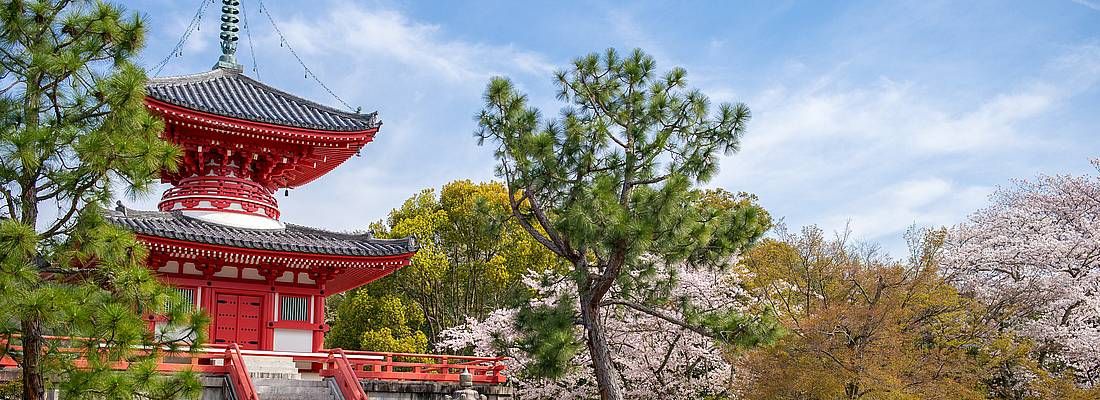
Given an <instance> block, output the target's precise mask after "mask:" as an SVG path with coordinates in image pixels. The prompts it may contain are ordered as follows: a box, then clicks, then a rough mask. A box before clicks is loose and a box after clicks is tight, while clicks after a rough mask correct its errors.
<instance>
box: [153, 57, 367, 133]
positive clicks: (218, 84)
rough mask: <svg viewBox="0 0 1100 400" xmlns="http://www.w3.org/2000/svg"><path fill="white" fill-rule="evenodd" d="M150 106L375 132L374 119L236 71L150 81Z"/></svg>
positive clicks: (327, 129)
mask: <svg viewBox="0 0 1100 400" xmlns="http://www.w3.org/2000/svg"><path fill="white" fill-rule="evenodd" d="M146 91H147V93H148V96H149V97H150V98H152V99H154V100H157V101H161V102H164V103H168V104H172V105H176V106H180V107H183V108H187V109H191V110H195V111H200V112H204V113H209V114H214V115H220V116H223V117H229V118H236V119H242V120H247V121H254V122H262V123H267V124H273V125H279V126H287V127H295V128H305V129H314V130H321V131H333V132H362V131H366V130H370V129H375V128H378V127H379V126H381V125H382V122H381V121H379V120H378V113H373V112H372V113H369V114H359V113H354V112H347V111H342V110H338V109H335V108H332V107H328V106H325V105H321V104H318V103H315V102H312V101H309V100H306V99H303V98H301V97H298V96H295V95H292V94H290V93H287V92H284V91H282V90H279V89H276V88H273V87H271V86H268V85H266V84H264V83H262V82H260V81H257V80H255V79H252V78H249V77H248V76H246V75H244V74H243V73H242V71H241V70H239V69H234V68H215V69H214V70H212V71H209V72H203V73H200V74H194V75H184V76H173V77H164V78H152V79H150V80H149V82H148V83H147V84H146Z"/></svg>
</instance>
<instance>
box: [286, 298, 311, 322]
mask: <svg viewBox="0 0 1100 400" xmlns="http://www.w3.org/2000/svg"><path fill="white" fill-rule="evenodd" d="M279 313H280V314H282V315H281V317H282V318H280V319H281V320H283V321H308V320H309V298H306V297H289V296H283V297H282V304H281V305H280V307H279Z"/></svg>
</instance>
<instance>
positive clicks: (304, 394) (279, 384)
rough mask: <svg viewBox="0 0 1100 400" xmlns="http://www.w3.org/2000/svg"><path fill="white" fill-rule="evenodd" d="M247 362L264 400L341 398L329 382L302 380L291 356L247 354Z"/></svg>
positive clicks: (324, 399)
mask: <svg viewBox="0 0 1100 400" xmlns="http://www.w3.org/2000/svg"><path fill="white" fill-rule="evenodd" d="M244 363H245V366H247V367H248V375H250V376H251V377H252V385H253V386H254V387H255V388H256V394H258V395H259V397H260V399H261V400H298V399H319V400H321V399H323V400H337V396H336V395H335V394H334V393H333V390H332V388H330V387H329V384H328V382H326V381H322V380H306V379H302V375H301V374H299V373H298V368H297V367H296V366H295V365H294V361H292V360H291V359H290V358H286V357H259V356H245V357H244Z"/></svg>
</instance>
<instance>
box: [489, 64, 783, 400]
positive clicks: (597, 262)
mask: <svg viewBox="0 0 1100 400" xmlns="http://www.w3.org/2000/svg"><path fill="white" fill-rule="evenodd" d="M555 78H556V83H557V86H558V88H559V92H558V98H559V99H560V100H562V101H564V102H566V103H567V105H566V106H565V108H564V109H563V110H562V113H561V116H560V117H559V118H555V119H550V120H549V121H547V122H545V123H544V122H543V120H542V117H541V114H540V112H539V111H538V110H537V109H535V108H533V107H530V106H528V104H527V97H526V95H524V94H521V93H519V92H517V90H516V89H515V87H514V85H513V84H512V83H511V82H510V81H509V80H508V79H506V78H494V79H493V80H492V81H491V82H490V83H489V85H488V88H487V90H486V93H485V100H486V106H485V108H484V110H483V111H482V112H481V113H480V115H479V117H478V123H479V127H480V129H479V131H478V133H477V135H478V138H479V142H481V143H482V144H484V143H485V141H489V142H490V143H492V144H494V145H496V146H497V151H496V156H497V159H498V160H499V161H500V164H499V166H498V171H497V172H498V174H499V175H500V176H501V177H502V178H504V179H505V182H506V183H507V186H508V193H509V202H510V206H511V209H512V213H513V215H514V216H515V217H516V219H517V220H518V222H519V223H520V224H521V225H522V226H523V227H524V228H525V230H526V231H527V232H528V233H529V234H530V235H532V236H533V237H534V238H535V239H536V240H537V241H538V242H539V243H541V244H542V245H543V246H545V247H546V248H547V249H549V250H550V251H551V252H553V253H554V254H556V255H557V256H558V257H560V258H562V259H564V260H565V261H566V262H568V263H569V264H570V265H571V266H572V271H571V278H572V279H573V281H574V282H575V284H576V288H577V297H579V298H578V299H576V300H578V303H579V306H578V307H579V310H577V311H578V313H579V322H580V324H581V325H582V326H583V328H584V332H585V340H584V343H585V345H586V346H587V349H588V351H589V353H590V355H591V360H592V364H593V365H592V366H593V369H594V371H595V375H596V380H597V382H598V385H599V392H600V397H601V398H603V399H611V400H619V399H622V390H621V384H620V381H619V379H618V377H617V376H616V375H617V374H618V371H617V369H616V367H615V365H613V363H612V357H611V356H610V353H609V351H610V348H609V346H608V338H607V330H606V327H605V326H604V321H603V318H604V316H605V315H606V314H607V313H610V312H614V308H624V307H625V308H629V309H631V310H632V311H633V312H641V313H644V314H648V315H651V316H653V317H656V318H660V319H662V320H665V321H668V322H671V323H674V324H676V325H678V326H680V327H684V328H689V329H691V330H692V331H693V332H696V333H700V334H705V335H707V336H710V337H714V338H717V339H720V340H721V341H723V342H726V343H731V344H736V345H742V346H746V345H747V346H751V345H753V344H755V343H758V342H760V341H764V340H770V339H771V338H772V337H774V335H775V333H776V330H775V329H771V328H772V327H771V326H768V325H769V324H768V323H766V322H765V321H769V320H771V319H770V318H766V317H763V316H751V317H745V316H743V315H739V314H738V313H736V312H734V311H730V310H727V312H720V311H710V310H707V311H703V310H698V309H694V308H692V307H690V305H684V306H683V307H682V309H683V311H684V313H683V315H684V316H685V317H684V318H677V317H676V316H674V315H672V314H670V313H666V312H662V311H661V309H660V308H659V307H658V306H659V305H661V304H662V303H664V304H667V301H664V300H667V299H661V298H660V296H648V295H645V294H647V293H652V292H653V291H650V290H638V289H639V288H640V287H641V286H650V287H662V286H664V287H667V286H671V284H670V282H663V283H662V282H653V279H654V278H653V277H655V276H667V277H669V278H668V279H674V277H675V274H674V273H658V272H664V271H671V270H673V269H674V268H676V267H680V266H682V265H684V264H686V265H689V266H691V267H695V268H702V267H714V268H717V267H722V266H725V265H728V263H729V262H730V260H731V256H732V255H734V254H736V253H738V252H739V251H741V250H742V249H744V248H745V247H746V246H748V245H750V244H752V243H753V242H754V241H755V240H757V239H758V238H759V237H760V236H761V235H763V233H764V232H765V231H766V230H767V229H768V228H769V227H770V223H771V222H770V218H769V217H768V215H767V213H766V212H765V211H764V210H763V209H762V208H760V207H759V206H757V205H756V204H755V203H754V202H752V201H717V200H716V199H715V198H714V196H708V195H707V192H705V191H701V190H699V189H697V186H698V185H700V184H702V183H704V182H706V181H708V180H709V179H710V178H711V177H712V176H713V175H714V173H715V172H716V171H717V169H718V161H719V157H720V156H721V155H723V154H731V153H733V152H735V151H736V150H738V146H739V144H740V139H741V136H742V135H743V134H744V132H745V127H746V124H747V123H748V121H749V118H750V113H749V109H748V107H747V106H745V105H744V104H736V105H731V104H722V105H720V106H719V107H718V109H717V111H716V112H713V113H712V108H711V104H710V102H709V100H708V98H707V97H706V96H705V95H703V94H702V93H701V92H699V91H697V90H689V89H687V86H686V85H687V82H686V79H685V78H686V72H685V71H684V70H683V69H681V68H674V69H672V70H670V71H669V72H668V73H666V74H664V75H661V76H658V74H657V72H656V65H655V62H654V60H653V58H652V57H650V56H649V55H647V54H645V53H644V52H642V51H641V50H635V51H633V52H632V53H631V54H630V55H629V56H627V57H625V58H621V57H620V56H619V54H617V53H616V52H615V51H614V49H610V50H607V51H606V52H605V53H604V54H602V55H600V54H590V55H588V56H585V57H581V58H578V59H576V60H575V61H574V62H573V64H572V65H571V68H570V69H569V70H568V71H562V72H558V73H557V74H556V77H555ZM660 269H663V270H660ZM548 317H549V316H548ZM527 319H528V320H532V319H531V318H527ZM533 320H535V321H537V320H538V319H537V318H536V319H533ZM541 325H546V324H541ZM566 326H568V325H566ZM542 329H546V327H545V326H543V328H542ZM540 334H542V335H546V334H547V332H540ZM552 353H553V351H551V352H549V353H547V354H545V356H546V357H553V356H554V355H553V354H552ZM551 369H552V368H551Z"/></svg>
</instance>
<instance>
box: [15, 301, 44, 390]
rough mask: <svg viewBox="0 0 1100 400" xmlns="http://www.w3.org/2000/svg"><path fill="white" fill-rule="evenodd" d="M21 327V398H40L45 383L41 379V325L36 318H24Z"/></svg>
mask: <svg viewBox="0 0 1100 400" xmlns="http://www.w3.org/2000/svg"><path fill="white" fill-rule="evenodd" d="M21 323H22V328H23V362H22V365H21V367H22V368H23V400H42V399H43V398H45V395H46V384H45V382H44V381H43V379H42V365H41V358H40V357H41V356H42V341H43V338H42V326H41V325H40V324H39V323H38V321H36V320H28V319H24V320H23V321H21Z"/></svg>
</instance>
